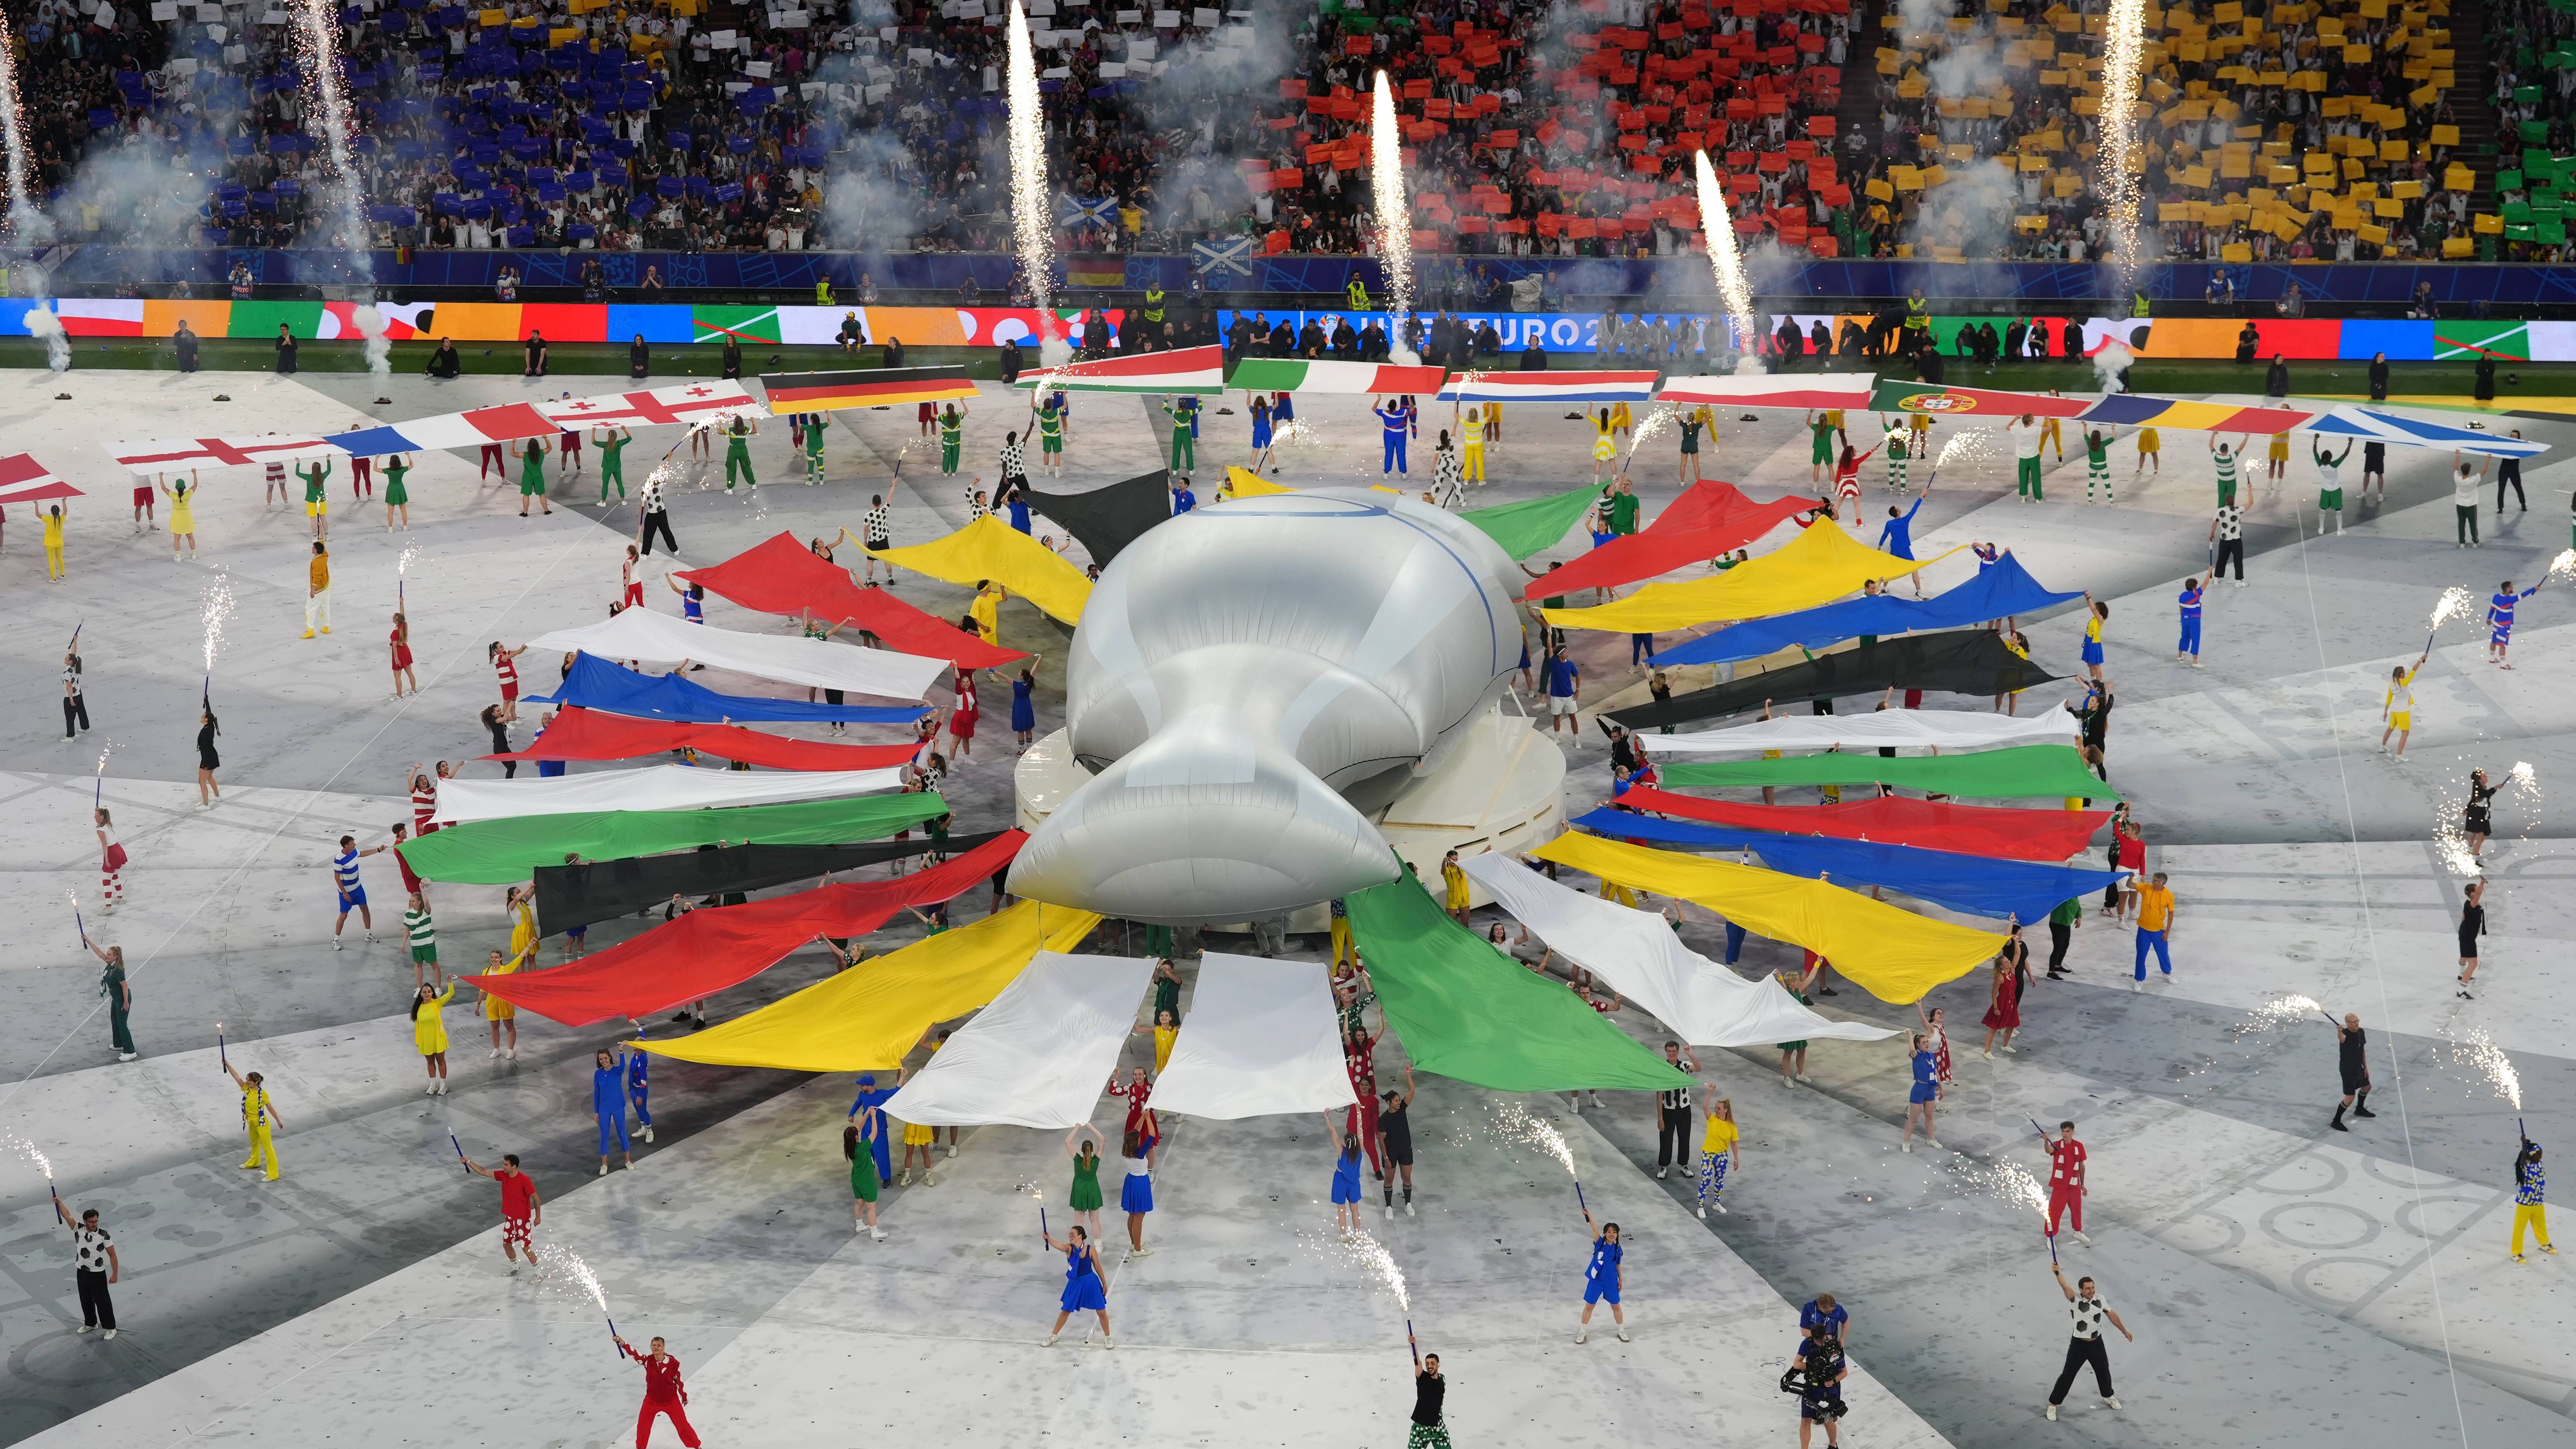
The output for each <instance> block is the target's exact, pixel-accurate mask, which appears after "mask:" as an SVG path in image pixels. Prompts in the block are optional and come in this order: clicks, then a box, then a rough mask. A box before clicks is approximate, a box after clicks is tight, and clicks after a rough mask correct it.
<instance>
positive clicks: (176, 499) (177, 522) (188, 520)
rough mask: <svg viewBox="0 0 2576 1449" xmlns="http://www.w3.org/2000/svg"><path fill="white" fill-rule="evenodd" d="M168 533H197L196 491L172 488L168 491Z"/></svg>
mask: <svg viewBox="0 0 2576 1449" xmlns="http://www.w3.org/2000/svg"><path fill="white" fill-rule="evenodd" d="M170 531H171V532H172V533H194V532H196V531H197V490H196V489H194V488H173V489H171V490H170Z"/></svg>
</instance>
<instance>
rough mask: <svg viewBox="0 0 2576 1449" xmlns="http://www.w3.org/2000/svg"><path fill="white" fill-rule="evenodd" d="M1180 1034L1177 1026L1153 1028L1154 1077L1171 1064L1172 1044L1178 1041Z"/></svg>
mask: <svg viewBox="0 0 2576 1449" xmlns="http://www.w3.org/2000/svg"><path fill="white" fill-rule="evenodd" d="M1180 1034H1181V1029H1180V1028H1179V1027H1177V1026H1158V1027H1156V1028H1154V1075H1155V1076H1158V1077H1159V1076H1161V1075H1162V1074H1163V1068H1165V1067H1168V1066H1170V1065H1171V1064H1172V1043H1173V1042H1174V1041H1175V1040H1177V1039H1179V1037H1180Z"/></svg>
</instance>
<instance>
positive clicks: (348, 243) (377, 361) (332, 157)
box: [294, 0, 393, 402]
mask: <svg viewBox="0 0 2576 1449" xmlns="http://www.w3.org/2000/svg"><path fill="white" fill-rule="evenodd" d="M294 18H295V46H296V51H297V53H298V58H299V62H300V64H301V67H302V69H303V71H304V89H305V97H306V109H307V110H308V111H309V112H310V113H311V114H312V115H313V116H314V117H315V118H316V119H318V120H319V121H321V123H322V137H323V141H324V143H325V146H326V148H327V149H326V150H325V153H324V157H323V165H324V167H325V168H326V169H325V173H324V176H323V182H322V186H323V197H324V201H323V204H324V205H325V206H326V207H327V208H328V210H329V221H330V238H331V245H332V246H333V247H335V248H337V249H338V250H340V251H342V252H345V253H347V254H348V258H349V264H350V269H351V270H352V271H353V272H356V273H358V274H360V284H359V285H360V288H361V291H362V293H363V295H361V297H360V298H359V302H360V305H359V306H358V308H357V309H356V313H355V316H354V318H353V320H354V321H355V322H356V323H357V326H358V333H359V335H360V336H362V337H364V338H366V339H367V371H368V373H369V374H370V375H372V376H373V377H374V378H375V380H376V387H377V390H378V392H379V393H382V392H383V391H384V390H385V386H386V384H387V383H388V382H390V381H391V379H392V377H393V344H392V343H391V342H390V341H388V340H387V339H386V337H385V319H384V314H383V313H381V312H378V311H377V310H376V309H375V307H374V306H373V305H372V304H373V303H374V301H375V295H376V294H375V287H374V284H373V266H372V263H371V261H370V259H369V256H368V252H367V218H366V210H365V201H364V199H363V198H362V197H361V196H360V195H359V191H358V166H357V160H356V154H355V151H354V148H352V146H351V145H350V139H349V138H350V134H351V128H350V124H349V93H348V91H347V89H346V88H345V86H344V85H343V84H342V80H341V76H340V16H339V10H338V7H337V6H336V5H335V4H333V3H332V0H295V6H294ZM376 401H378V402H388V401H391V399H390V398H387V397H383V396H379V397H378V398H377V399H376Z"/></svg>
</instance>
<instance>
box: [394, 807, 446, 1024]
mask: <svg viewBox="0 0 2576 1449" xmlns="http://www.w3.org/2000/svg"><path fill="white" fill-rule="evenodd" d="M394 829H395V831H396V832H397V833H399V832H400V831H401V830H402V827H401V826H399V825H397V826H395V827H394ZM394 859H396V860H400V859H402V855H401V853H400V852H399V851H397V852H396V853H395V855H394ZM406 868H407V867H406ZM403 935H404V937H405V938H406V939H407V940H409V941H410V942H411V985H412V990H413V991H414V992H415V993H417V992H418V991H419V990H420V979H421V968H422V967H424V966H426V967H428V968H429V975H430V979H431V980H433V981H435V982H437V983H438V984H440V985H441V986H444V985H446V984H447V973H446V972H444V971H442V970H440V969H439V965H438V923H437V922H436V921H434V920H432V919H430V914H429V901H428V898H427V897H425V896H423V895H422V894H421V893H420V892H419V891H413V892H412V893H411V895H410V897H409V898H408V899H407V900H406V901H405V902H404V903H403Z"/></svg>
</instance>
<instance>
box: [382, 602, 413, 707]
mask: <svg viewBox="0 0 2576 1449" xmlns="http://www.w3.org/2000/svg"><path fill="white" fill-rule="evenodd" d="M385 643H386V646H387V648H388V650H389V651H390V653H391V657H392V661H393V672H394V698H396V699H400V698H402V697H403V681H404V680H405V679H409V680H410V681H411V692H412V693H413V694H418V693H420V676H418V675H417V674H414V673H413V672H412V661H411V621H410V620H408V619H406V618H404V617H403V615H402V612H401V611H400V610H396V611H395V613H394V627H393V631H392V632H391V633H389V634H387V635H386V636H385Z"/></svg>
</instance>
